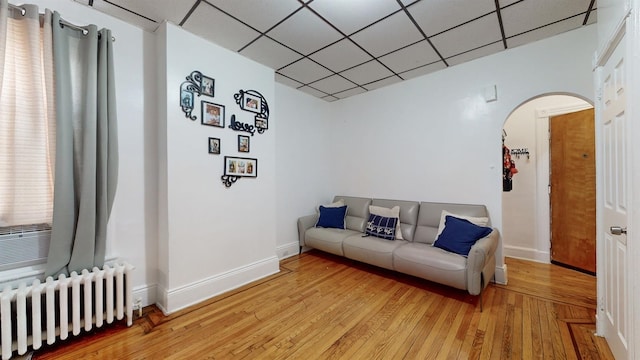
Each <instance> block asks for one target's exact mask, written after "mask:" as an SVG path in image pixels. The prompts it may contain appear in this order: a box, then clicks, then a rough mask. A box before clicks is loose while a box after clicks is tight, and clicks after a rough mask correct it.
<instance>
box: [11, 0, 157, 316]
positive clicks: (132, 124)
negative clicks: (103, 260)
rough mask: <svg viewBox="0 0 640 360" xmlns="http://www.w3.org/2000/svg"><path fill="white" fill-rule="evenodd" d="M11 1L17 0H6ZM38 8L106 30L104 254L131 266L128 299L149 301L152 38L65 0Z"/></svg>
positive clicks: (41, 1) (152, 275) (152, 271)
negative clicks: (110, 169) (111, 149)
mask: <svg viewBox="0 0 640 360" xmlns="http://www.w3.org/2000/svg"><path fill="white" fill-rule="evenodd" d="M10 2H11V3H14V4H21V3H22V2H16V1H13V0H12V1H10ZM28 3H32V4H37V5H38V6H39V7H40V11H41V12H42V11H43V10H44V8H50V9H52V10H57V11H58V12H59V13H60V14H61V16H62V18H64V19H65V20H67V21H69V22H71V23H74V24H78V25H86V24H96V25H98V28H102V27H106V28H109V29H111V30H112V32H113V36H114V37H115V38H116V42H115V43H114V68H115V81H116V102H117V116H118V137H119V139H118V141H119V150H120V166H119V178H118V188H117V193H116V198H115V202H114V205H113V210H112V213H111V218H110V222H109V227H108V234H107V236H108V248H107V257H119V258H122V259H125V260H127V261H128V262H130V263H131V264H133V265H134V266H135V267H136V269H135V271H134V273H133V288H134V297H136V298H137V297H140V298H142V301H143V304H145V305H146V304H152V303H154V302H155V284H156V283H157V276H156V275H157V272H156V268H157V265H156V261H157V260H156V259H157V254H156V253H157V243H156V229H157V217H156V200H155V199H156V193H157V181H156V179H155V175H154V174H155V172H156V170H155V167H156V165H155V164H156V163H157V158H156V155H155V153H156V149H155V148H156V140H155V137H153V136H146V134H147V133H148V131H153V130H150V129H153V128H154V127H155V125H154V123H155V122H156V114H155V89H156V87H157V83H156V81H155V60H154V56H153V55H154V41H153V37H152V36H151V35H150V34H149V33H147V32H145V31H143V30H141V29H139V28H137V27H135V26H132V25H130V24H127V23H125V22H123V21H121V20H118V19H115V18H113V17H110V16H108V15H105V14H102V13H100V12H98V11H95V10H93V9H91V8H89V7H87V6H83V5H80V4H78V3H76V2H73V1H67V0H31V1H28Z"/></svg>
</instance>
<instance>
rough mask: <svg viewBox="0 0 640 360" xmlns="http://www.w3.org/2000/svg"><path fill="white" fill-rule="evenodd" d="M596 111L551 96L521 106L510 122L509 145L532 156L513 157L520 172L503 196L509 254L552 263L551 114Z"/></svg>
mask: <svg viewBox="0 0 640 360" xmlns="http://www.w3.org/2000/svg"><path fill="white" fill-rule="evenodd" d="M585 107H591V106H590V105H589V103H587V102H585V101H583V100H582V99H578V98H575V97H572V96H566V95H551V96H544V97H541V98H537V99H534V100H531V101H529V102H527V103H525V104H523V105H522V106H520V107H518V108H517V109H516V110H515V111H514V112H513V113H512V114H511V115H510V116H509V118H508V119H507V122H506V123H505V124H504V130H505V131H506V133H507V138H506V139H505V145H506V146H507V147H508V148H509V149H512V150H513V149H516V148H527V149H528V150H529V153H530V157H529V158H527V157H526V156H520V158H519V159H518V158H516V157H515V156H512V159H513V160H514V161H515V163H516V168H517V169H518V173H517V174H516V175H515V176H514V177H513V190H512V191H509V192H503V193H502V240H503V245H504V255H505V256H511V257H517V258H523V259H528V260H533V261H539V262H544V263H549V262H550V253H549V249H550V246H551V245H550V231H551V229H550V219H549V216H550V213H549V206H550V205H549V193H548V185H549V136H548V133H549V114H553V115H558V114H560V113H567V112H572V111H577V110H579V109H580V108H585Z"/></svg>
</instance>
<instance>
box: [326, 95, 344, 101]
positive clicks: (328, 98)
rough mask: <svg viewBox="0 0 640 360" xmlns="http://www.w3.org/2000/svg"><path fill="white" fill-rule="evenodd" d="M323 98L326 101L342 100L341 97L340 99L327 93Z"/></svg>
mask: <svg viewBox="0 0 640 360" xmlns="http://www.w3.org/2000/svg"><path fill="white" fill-rule="evenodd" d="M322 100H325V101H328V102H334V101H337V100H340V99H338V98H337V97H335V96H331V95H327V96H325V97H323V98H322Z"/></svg>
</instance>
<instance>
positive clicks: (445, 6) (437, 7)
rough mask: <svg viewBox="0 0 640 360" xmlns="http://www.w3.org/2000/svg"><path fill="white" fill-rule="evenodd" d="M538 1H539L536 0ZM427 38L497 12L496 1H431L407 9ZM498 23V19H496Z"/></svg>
mask: <svg viewBox="0 0 640 360" xmlns="http://www.w3.org/2000/svg"><path fill="white" fill-rule="evenodd" d="M535 1H537V0H535ZM407 9H408V10H409V13H410V14H411V16H413V18H414V19H415V20H416V22H417V23H418V25H419V26H420V28H422V31H424V32H425V34H427V36H433V35H435V34H437V33H440V32H442V31H445V30H447V29H451V28H452V27H454V26H458V25H460V24H462V23H465V22H467V21H470V20H473V19H475V18H477V17H478V16H482V15H485V14H487V13H490V12H492V11H496V5H495V2H494V0H473V1H469V0H429V1H420V2H417V3H415V4H413V5H411V6H409V7H408V8H407ZM495 21H496V22H497V21H498V18H497V17H496V18H495Z"/></svg>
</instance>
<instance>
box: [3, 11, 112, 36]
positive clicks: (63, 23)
mask: <svg viewBox="0 0 640 360" xmlns="http://www.w3.org/2000/svg"><path fill="white" fill-rule="evenodd" d="M9 7H10V8H12V9H15V10H20V14H22V16H24V14H25V13H26V12H27V10H25V9H24V8H23V7H20V6H18V5H13V4H11V3H9ZM60 25H62V26H66V27H70V28H72V29H74V30H78V31H82V35H87V33H88V30H87V28H85V27H83V26H79V25H74V24H72V23H70V22H68V21H66V20H64V19H60ZM98 35H99V34H98ZM111 41H116V38H115V37H114V36H112V37H111Z"/></svg>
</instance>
